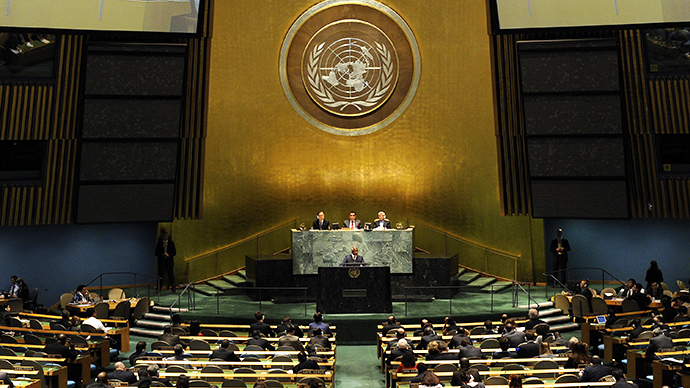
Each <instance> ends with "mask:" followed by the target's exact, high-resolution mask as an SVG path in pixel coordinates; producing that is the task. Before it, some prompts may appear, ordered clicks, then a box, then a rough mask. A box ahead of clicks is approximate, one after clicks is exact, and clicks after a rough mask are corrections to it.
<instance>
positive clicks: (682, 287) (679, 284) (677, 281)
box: [676, 280, 688, 290]
mask: <svg viewBox="0 0 690 388" xmlns="http://www.w3.org/2000/svg"><path fill="white" fill-rule="evenodd" d="M676 284H677V285H678V289H679V290H687V289H688V286H686V285H685V282H684V281H682V280H676Z"/></svg>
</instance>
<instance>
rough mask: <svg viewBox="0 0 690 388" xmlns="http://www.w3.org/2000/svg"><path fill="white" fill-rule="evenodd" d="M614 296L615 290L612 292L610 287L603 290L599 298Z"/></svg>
mask: <svg viewBox="0 0 690 388" xmlns="http://www.w3.org/2000/svg"><path fill="white" fill-rule="evenodd" d="M607 294H610V295H607ZM614 296H616V290H614V289H613V288H611V287H606V288H604V289H603V290H601V297H602V298H611V297H614Z"/></svg>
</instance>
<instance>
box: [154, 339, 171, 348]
mask: <svg viewBox="0 0 690 388" xmlns="http://www.w3.org/2000/svg"><path fill="white" fill-rule="evenodd" d="M171 347H172V345H170V344H169V343H167V342H165V341H161V340H158V341H153V342H152V343H151V350H158V349H165V348H171Z"/></svg>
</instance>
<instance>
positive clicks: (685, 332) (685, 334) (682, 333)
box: [678, 327, 690, 338]
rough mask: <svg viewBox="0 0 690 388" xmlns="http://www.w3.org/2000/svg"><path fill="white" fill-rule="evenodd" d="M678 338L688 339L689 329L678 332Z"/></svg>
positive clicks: (689, 335)
mask: <svg viewBox="0 0 690 388" xmlns="http://www.w3.org/2000/svg"><path fill="white" fill-rule="evenodd" d="M678 338H690V328H687V327H686V328H684V329H680V330H678Z"/></svg>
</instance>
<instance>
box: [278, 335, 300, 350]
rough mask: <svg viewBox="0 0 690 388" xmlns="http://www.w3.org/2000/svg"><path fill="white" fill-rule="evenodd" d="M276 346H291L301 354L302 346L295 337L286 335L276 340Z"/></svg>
mask: <svg viewBox="0 0 690 388" xmlns="http://www.w3.org/2000/svg"><path fill="white" fill-rule="evenodd" d="M278 346H292V348H293V349H295V350H297V351H299V352H303V351H304V346H302V343H301V342H300V341H299V338H298V337H297V336H295V335H290V334H286V335H284V336H282V337H280V339H279V340H278Z"/></svg>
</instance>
